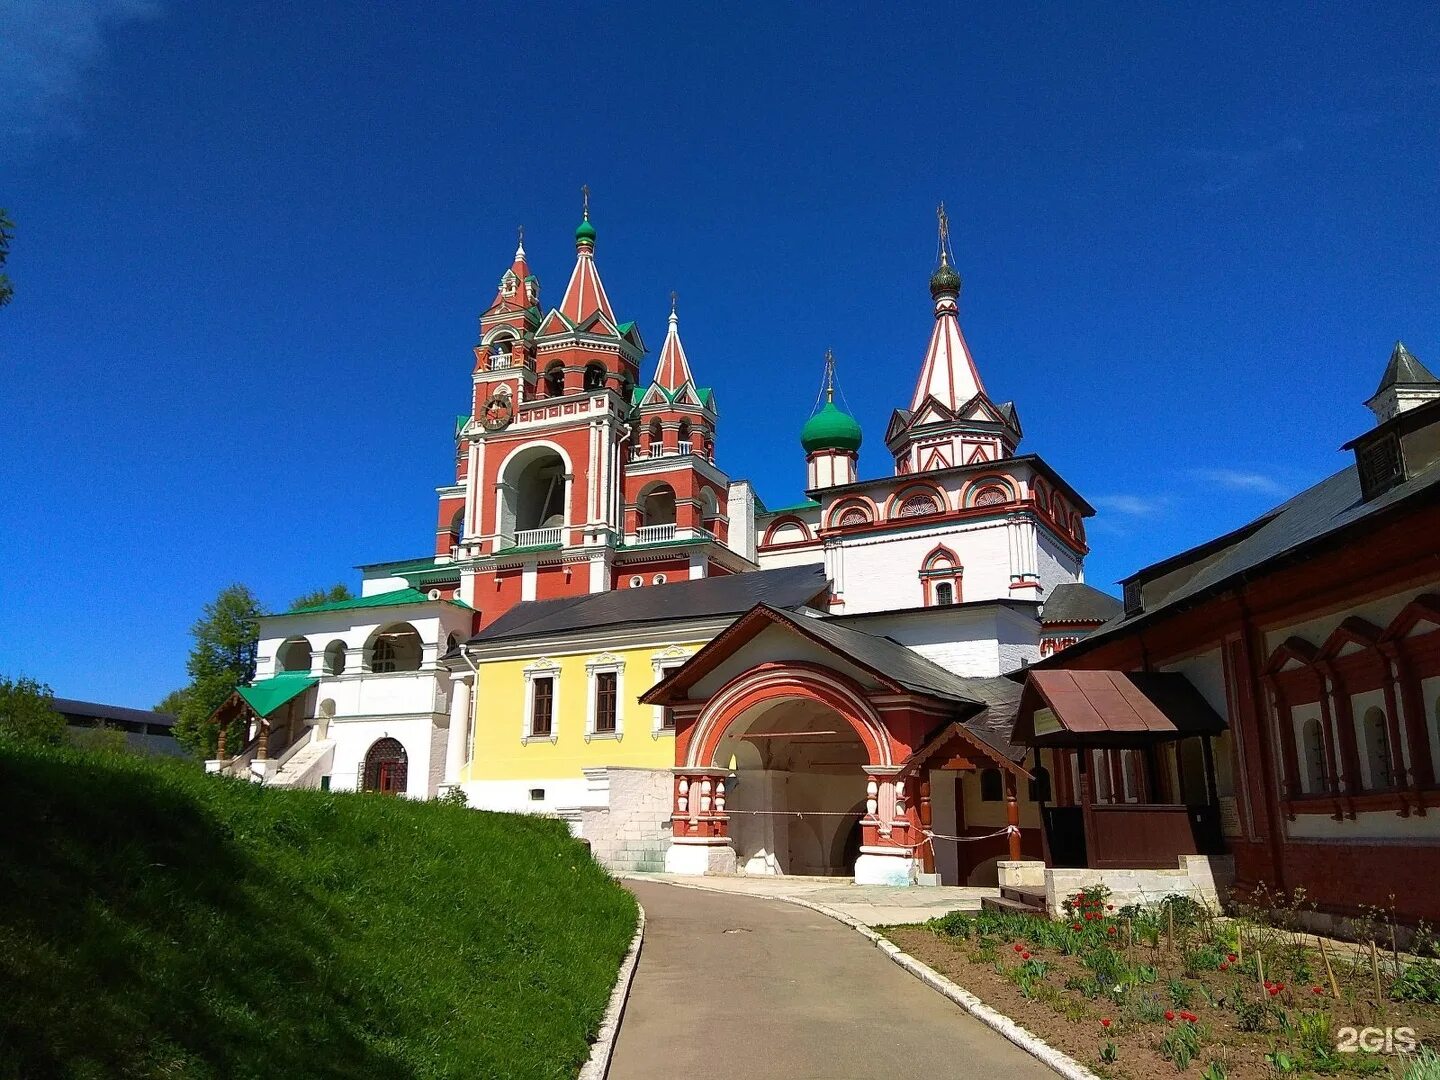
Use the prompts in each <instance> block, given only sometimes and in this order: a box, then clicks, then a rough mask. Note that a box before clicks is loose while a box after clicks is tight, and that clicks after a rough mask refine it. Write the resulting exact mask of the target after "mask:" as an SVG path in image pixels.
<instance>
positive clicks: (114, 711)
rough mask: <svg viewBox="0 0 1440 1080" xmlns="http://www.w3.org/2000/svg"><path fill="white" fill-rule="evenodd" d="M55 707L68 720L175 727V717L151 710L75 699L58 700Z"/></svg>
mask: <svg viewBox="0 0 1440 1080" xmlns="http://www.w3.org/2000/svg"><path fill="white" fill-rule="evenodd" d="M54 706H55V711H56V712H58V713H59V714H60V715H61V716H64V717H67V718H68V717H75V718H77V719H82V720H114V721H116V722H117V723H131V724H154V725H155V726H156V727H174V726H175V717H174V716H172V715H171V714H170V713H163V712H154V711H152V710H150V709H127V708H126V707H125V706H123V705H102V704H100V703H99V702H97V701H76V700H75V699H74V698H56V699H55V701H54Z"/></svg>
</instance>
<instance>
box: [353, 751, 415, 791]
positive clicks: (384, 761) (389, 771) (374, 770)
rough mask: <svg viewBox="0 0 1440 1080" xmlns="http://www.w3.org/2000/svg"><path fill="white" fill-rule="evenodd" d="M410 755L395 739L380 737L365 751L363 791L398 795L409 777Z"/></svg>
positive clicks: (403, 789)
mask: <svg viewBox="0 0 1440 1080" xmlns="http://www.w3.org/2000/svg"><path fill="white" fill-rule="evenodd" d="M409 772H410V756H409V755H408V754H406V753H405V747H403V746H401V745H400V743H399V742H398V741H397V740H395V739H389V738H386V739H380V740H378V741H376V742H375V743H373V744H372V745H371V747H370V749H369V750H367V751H366V752H365V773H364V776H363V778H362V780H361V789H362V790H364V791H378V792H380V793H382V794H385V795H400V794H402V793H403V792H404V791H405V788H406V782H407V781H408V779H409Z"/></svg>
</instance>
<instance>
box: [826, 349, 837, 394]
mask: <svg viewBox="0 0 1440 1080" xmlns="http://www.w3.org/2000/svg"><path fill="white" fill-rule="evenodd" d="M825 400H826V401H834V400H835V352H834V350H832V349H826V350H825Z"/></svg>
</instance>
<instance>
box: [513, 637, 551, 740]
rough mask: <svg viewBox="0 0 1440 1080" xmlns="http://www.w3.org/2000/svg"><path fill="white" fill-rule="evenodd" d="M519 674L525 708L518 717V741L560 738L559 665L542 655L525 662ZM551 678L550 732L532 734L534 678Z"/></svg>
mask: <svg viewBox="0 0 1440 1080" xmlns="http://www.w3.org/2000/svg"><path fill="white" fill-rule="evenodd" d="M521 674H522V675H524V677H525V709H524V712H523V713H522V715H521V717H520V743H521V745H528V744H529V743H531V742H534V741H537V740H540V739H544V740H548V741H549V742H551V743H555V742H558V741H559V739H560V665H559V664H558V663H556V662H555V661H554V660H551V659H550V658H549V657H545V656H542V657H540V658H539V659H538V660H534V661H532V662H531V663H529V664H526V665H525V667H524V668H523V669H522V671H521ZM546 678H548V679H551V680H553V681H552V682H551V684H550V685H551V691H552V693H551V698H550V733H549V734H548V735H546V734H540V735H536V734H532V731H531V725H532V723H533V721H534V717H535V680H536V679H546Z"/></svg>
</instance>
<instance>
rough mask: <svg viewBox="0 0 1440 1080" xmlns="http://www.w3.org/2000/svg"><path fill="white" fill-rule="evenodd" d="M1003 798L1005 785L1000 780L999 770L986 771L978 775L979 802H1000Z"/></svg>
mask: <svg viewBox="0 0 1440 1080" xmlns="http://www.w3.org/2000/svg"><path fill="white" fill-rule="evenodd" d="M1004 798H1005V785H1004V782H1003V781H1002V780H1001V779H1000V770H999V769H986V770H984V771H983V772H981V774H980V801H981V802H1001V801H1002V800H1003V799H1004Z"/></svg>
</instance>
